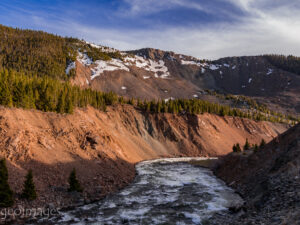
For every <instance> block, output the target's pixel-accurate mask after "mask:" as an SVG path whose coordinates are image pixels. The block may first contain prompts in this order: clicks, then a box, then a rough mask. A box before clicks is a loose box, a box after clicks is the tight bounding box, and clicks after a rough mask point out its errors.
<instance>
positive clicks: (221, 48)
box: [20, 0, 300, 59]
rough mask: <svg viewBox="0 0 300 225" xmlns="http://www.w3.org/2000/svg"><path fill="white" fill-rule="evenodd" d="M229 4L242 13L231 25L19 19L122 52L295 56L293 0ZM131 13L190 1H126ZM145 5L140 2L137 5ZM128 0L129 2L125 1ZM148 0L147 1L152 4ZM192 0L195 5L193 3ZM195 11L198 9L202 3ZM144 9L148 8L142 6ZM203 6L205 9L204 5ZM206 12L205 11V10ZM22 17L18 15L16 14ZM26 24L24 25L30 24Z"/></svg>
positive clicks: (297, 19)
mask: <svg viewBox="0 0 300 225" xmlns="http://www.w3.org/2000/svg"><path fill="white" fill-rule="evenodd" d="M223 1H225V2H227V3H228V2H231V3H232V4H234V5H235V6H236V7H237V8H239V9H240V10H242V11H243V12H244V13H245V16H242V17H240V18H239V19H238V20H237V22H235V23H225V22H224V23H216V24H213V25H210V26H203V25H202V26H199V27H197V25H194V26H193V27H192V28H191V27H179V26H177V27H176V26H173V27H167V28H166V26H165V25H164V28H162V27H160V26H159V25H157V26H156V27H155V28H153V29H151V30H149V29H127V28H126V29H125V28H123V29H114V28H113V27H112V28H111V29H104V28H103V29H101V28H98V27H90V26H86V25H82V24H80V23H78V22H76V21H68V20H59V21H49V20H47V19H45V18H43V17H42V16H39V17H36V16H35V17H33V18H34V20H33V18H30V17H27V18H23V19H24V21H26V20H28V21H30V22H31V23H32V22H34V23H35V24H31V26H34V25H36V27H39V28H40V29H44V30H46V31H50V32H54V33H58V34H62V35H72V36H75V37H79V38H84V39H86V40H87V41H91V42H95V43H99V44H104V45H108V46H111V47H114V48H117V49H121V50H129V49H137V48H143V47H153V48H160V49H163V50H172V51H175V52H178V53H183V54H187V55H193V56H196V57H199V58H208V59H216V58H219V57H225V56H240V55H259V54H266V53H277V54H293V55H298V56H300V39H299V37H300V6H299V4H300V3H298V1H296V0H291V1H289V2H288V3H285V2H284V3H283V1H280V0H255V1H254V0H223ZM130 2H131V11H130V12H131V15H130V16H132V15H133V14H134V13H136V14H139V13H141V12H145V11H147V13H153V12H157V10H162V9H164V8H165V7H173V6H174V5H176V4H177V6H178V5H180V4H184V6H185V7H188V6H187V5H186V4H187V3H194V1H184V0H160V1H159V0H149V1H142V0H131V1H130ZM143 2H144V3H145V4H142V3H143ZM128 3H129V0H128ZM151 3H152V4H151ZM195 4H196V3H195ZM197 5H198V6H199V10H202V9H201V5H199V4H197ZM146 9H147V10H146ZM206 10H208V9H206ZM209 10H210V9H209ZM20 19H22V18H20ZM30 22H28V23H30Z"/></svg>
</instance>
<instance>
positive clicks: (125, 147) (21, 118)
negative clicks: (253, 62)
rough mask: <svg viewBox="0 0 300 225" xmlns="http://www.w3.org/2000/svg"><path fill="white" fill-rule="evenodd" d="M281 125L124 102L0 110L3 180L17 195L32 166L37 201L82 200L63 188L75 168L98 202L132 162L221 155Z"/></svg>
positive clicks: (127, 175) (126, 175) (128, 175)
mask: <svg viewBox="0 0 300 225" xmlns="http://www.w3.org/2000/svg"><path fill="white" fill-rule="evenodd" d="M285 129H286V126H285V125H282V124H272V123H269V122H255V121H252V120H248V119H241V118H232V117H224V118H223V117H219V116H216V115H210V114H204V115H198V116H192V115H173V114H159V115H156V114H144V113H141V112H139V111H137V110H136V109H134V108H133V107H132V106H129V105H124V106H116V107H110V108H108V111H107V112H100V111H97V110H95V109H93V108H87V109H85V110H84V109H77V110H76V111H75V113H74V114H72V115H60V114H55V113H43V112H39V111H34V110H22V109H6V108H1V109H0V134H1V135H0V149H1V157H6V158H7V159H8V167H9V175H10V184H11V186H12V189H13V190H14V191H15V192H17V195H16V196H18V194H19V192H20V191H21V189H22V188H21V185H22V183H23V177H24V176H25V174H26V171H27V170H28V169H32V170H33V174H34V179H35V182H36V185H37V190H38V194H39V199H38V200H37V201H35V202H34V203H33V204H36V205H42V204H45V203H49V202H54V203H55V204H57V205H69V204H71V203H72V202H73V203H74V201H75V200H76V201H81V202H82V201H83V199H81V198H78V197H76V198H75V199H74V198H73V196H72V195H70V194H68V193H67V191H66V190H67V187H68V185H67V179H68V175H69V173H70V171H71V170H72V168H74V167H75V168H76V169H77V172H78V177H79V179H80V181H81V182H82V184H83V186H84V188H85V193H84V198H85V199H97V198H99V197H101V196H103V195H105V194H107V193H110V192H112V191H116V190H117V189H118V188H121V187H123V186H124V185H126V184H128V183H129V182H130V181H131V180H132V179H133V177H134V175H135V170H134V164H135V163H136V162H139V161H142V160H147V159H154V158H161V157H180V156H216V155H223V154H226V153H228V152H231V148H232V145H233V143H236V142H240V143H241V144H242V143H244V141H245V139H246V138H248V139H249V141H250V142H251V143H258V142H259V141H260V140H261V138H264V139H266V140H270V139H272V138H273V137H275V136H277V135H278V134H279V133H281V132H283V131H284V130H285ZM76 201H75V202H76ZM17 202H19V200H18V201H17Z"/></svg>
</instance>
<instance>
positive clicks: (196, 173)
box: [39, 158, 243, 224]
mask: <svg viewBox="0 0 300 225" xmlns="http://www.w3.org/2000/svg"><path fill="white" fill-rule="evenodd" d="M191 160H192V161H193V162H194V161H195V160H196V161H199V160H203V158H179V159H158V160H152V161H144V162H141V163H139V164H137V165H136V170H137V173H138V174H137V176H136V178H135V180H134V182H133V183H132V184H130V185H129V186H128V187H126V188H125V189H123V190H122V191H120V192H119V193H116V194H113V195H110V196H107V197H106V198H105V199H103V200H102V201H99V202H97V203H94V204H90V205H85V206H82V207H78V208H76V209H74V210H71V211H66V212H60V215H59V216H56V217H53V218H51V219H45V220H40V221H39V223H40V224H86V223H88V224H124V223H125V224H126V223H128V224H162V223H167V224H168V223H171V224H176V223H177V224H202V223H204V222H209V220H210V219H213V216H214V214H216V213H218V214H224V215H225V214H227V213H229V211H228V208H230V207H236V206H239V205H241V204H242V203H243V200H242V199H241V198H240V196H239V195H237V194H236V193H235V192H234V191H233V190H232V189H231V188H229V187H227V186H226V185H225V183H224V182H223V181H221V180H220V179H218V178H216V177H215V176H214V175H213V173H212V172H211V171H210V170H209V169H207V168H203V167H199V166H195V165H192V164H191V163H188V162H190V161H191Z"/></svg>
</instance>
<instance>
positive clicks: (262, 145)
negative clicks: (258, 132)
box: [259, 139, 266, 148]
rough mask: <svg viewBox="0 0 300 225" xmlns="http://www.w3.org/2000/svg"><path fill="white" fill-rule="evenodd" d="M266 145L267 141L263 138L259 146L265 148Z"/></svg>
mask: <svg viewBox="0 0 300 225" xmlns="http://www.w3.org/2000/svg"><path fill="white" fill-rule="evenodd" d="M265 145H266V141H265V140H264V139H261V142H260V145H259V148H264V147H265Z"/></svg>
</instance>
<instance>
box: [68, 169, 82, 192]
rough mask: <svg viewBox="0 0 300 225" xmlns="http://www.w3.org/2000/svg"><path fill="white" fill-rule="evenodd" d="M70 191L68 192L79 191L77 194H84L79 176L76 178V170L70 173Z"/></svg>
mask: <svg viewBox="0 0 300 225" xmlns="http://www.w3.org/2000/svg"><path fill="white" fill-rule="evenodd" d="M69 185H70V187H69V189H68V191H70V192H71V191H77V192H82V191H83V189H82V188H81V185H80V183H79V181H78V180H77V176H76V170H75V168H74V169H73V170H72V172H71V173H70V176H69Z"/></svg>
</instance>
